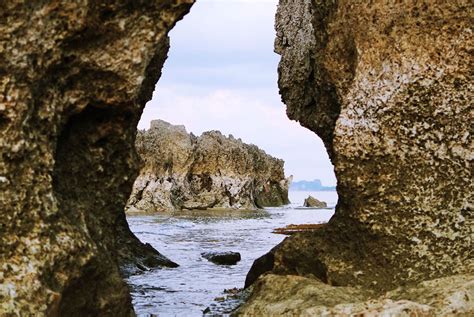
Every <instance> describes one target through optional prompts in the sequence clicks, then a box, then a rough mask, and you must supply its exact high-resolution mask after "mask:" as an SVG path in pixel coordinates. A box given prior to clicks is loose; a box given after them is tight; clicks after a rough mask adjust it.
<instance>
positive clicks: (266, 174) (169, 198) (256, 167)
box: [127, 120, 289, 212]
mask: <svg viewBox="0 0 474 317" xmlns="http://www.w3.org/2000/svg"><path fill="white" fill-rule="evenodd" d="M136 147H137V151H138V153H139V155H140V156H141V158H142V160H143V167H142V169H141V171H140V175H139V176H138V178H137V180H136V181H135V184H134V187H133V191H132V195H131V196H130V199H129V201H128V204H127V211H128V212H135V211H140V212H155V211H163V210H182V209H210V208H224V209H236V208H238V209H255V208H258V207H265V206H280V205H284V204H287V203H289V201H288V185H289V184H288V180H286V179H285V175H284V170H283V161H282V160H279V159H276V158H273V157H271V156H270V155H267V154H266V153H265V152H263V151H262V150H260V149H258V148H257V147H256V146H255V145H248V144H245V143H243V142H242V141H241V140H237V139H235V138H234V137H233V136H230V137H225V136H223V135H222V134H221V133H220V132H218V131H210V132H205V133H203V134H202V135H201V136H200V137H196V136H194V135H192V134H188V133H187V132H186V129H185V128H184V126H175V125H171V124H169V123H167V122H165V121H162V120H155V121H152V122H151V126H150V129H149V130H147V131H139V132H138V135H137V140H136Z"/></svg>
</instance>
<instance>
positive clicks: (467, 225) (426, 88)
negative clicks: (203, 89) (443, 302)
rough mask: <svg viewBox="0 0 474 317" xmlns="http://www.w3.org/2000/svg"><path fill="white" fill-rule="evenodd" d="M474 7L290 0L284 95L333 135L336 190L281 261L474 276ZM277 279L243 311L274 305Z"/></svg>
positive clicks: (410, 277) (416, 278)
mask: <svg viewBox="0 0 474 317" xmlns="http://www.w3.org/2000/svg"><path fill="white" fill-rule="evenodd" d="M473 6H474V5H473V3H472V1H456V2H452V1H431V2H429V3H427V2H423V1H422V2H415V1H401V2H387V1H381V0H376V1H370V2H367V1H362V0H358V1H352V0H338V1H333V0H322V1H309V0H304V1H296V0H280V4H279V8H278V13H277V17H276V19H277V21H276V29H277V40H276V51H277V52H278V53H279V54H280V55H281V62H280V66H279V76H280V77H279V86H280V93H281V95H282V98H283V100H284V102H285V103H286V105H287V113H288V116H289V117H290V118H292V119H295V120H298V121H300V123H301V124H302V125H304V126H306V127H308V128H309V129H311V130H313V131H314V132H316V133H317V134H318V135H319V136H320V137H321V138H322V139H323V141H324V143H325V145H326V147H327V149H328V152H329V154H330V158H331V160H332V162H333V164H334V168H335V172H336V176H337V179H338V187H337V191H338V195H339V202H338V205H337V208H336V213H335V216H334V217H333V218H332V219H331V221H330V222H329V224H328V225H327V226H324V227H322V228H321V229H320V230H317V231H315V232H313V233H300V234H295V235H293V236H292V237H290V238H288V239H286V240H285V241H284V242H283V243H282V244H281V245H279V246H278V247H277V248H276V249H275V250H274V263H273V268H272V272H273V273H276V274H280V275H283V274H295V275H303V276H313V277H314V278H317V279H319V280H320V281H322V282H324V283H327V284H329V285H335V286H347V287H351V286H356V287H359V288H360V287H362V288H364V289H366V290H369V289H372V290H374V291H375V293H377V294H378V295H381V294H383V293H384V292H386V291H390V290H391V289H394V288H396V287H398V286H402V285H407V286H413V287H415V286H416V285H417V283H419V282H420V281H427V280H430V279H436V278H443V277H446V276H451V275H456V274H465V275H464V276H463V280H465V281H466V280H467V281H468V280H471V281H472V279H473V275H472V273H473V249H472V237H473V232H472V230H473V226H474V224H473V213H472V202H473V192H474V190H473V189H474V188H473V187H474V186H473V182H472V178H473V177H472V160H473V155H472V153H473V149H474V146H473V141H472V138H471V136H470V133H471V131H472V119H473V110H472V100H473V92H472V91H473V89H472V88H473V83H472V69H473V65H472V57H471V56H470V52H471V51H472V16H471V12H473V9H474V7H473ZM285 278H286V277H281V280H282V281H284V279H285ZM275 279H276V280H278V279H279V277H275ZM263 283H270V282H269V281H268V280H266V282H263ZM272 283H273V284H274V285H273V286H274V287H273V288H270V287H268V288H265V290H263V289H262V288H260V287H258V288H257V290H256V292H254V295H253V297H252V299H251V300H250V302H249V305H248V306H247V310H245V308H244V309H243V310H242V311H241V312H242V313H244V312H248V313H251V312H255V310H253V309H252V308H250V307H256V306H255V305H257V304H258V302H259V301H260V304H261V305H263V306H264V305H265V304H268V305H270V304H271V302H272V301H273V300H274V299H275V298H277V297H276V295H277V294H276V293H275V294H273V295H275V296H273V295H272V294H268V292H271V290H270V289H273V290H275V291H274V292H278V293H280V292H281V289H280V287H278V285H279V284H278V283H277V282H275V281H273V282H272ZM467 284H468V285H469V286H468V289H469V291H468V293H469V292H470V294H471V295H469V296H470V297H468V298H467V300H468V301H470V303H471V304H470V305H471V308H470V309H472V300H473V299H472V291H473V284H472V283H470V284H469V283H467ZM282 285H287V284H286V283H282ZM432 285H434V286H433V287H437V286H435V285H436V284H432ZM445 286H447V285H445ZM455 287H456V286H454V285H453V290H454V288H455ZM444 290H445V291H447V290H446V288H444ZM410 294H412V293H406V294H405V295H404V296H405V298H404V299H407V300H410V299H411V297H410V296H412V295H413V294H412V295H410ZM420 294H423V293H422V292H421V293H420ZM378 295H377V296H378ZM288 296H291V299H293V300H295V301H298V300H300V304H301V300H302V301H305V300H309V299H308V297H306V298H303V297H302V295H301V293H299V294H296V293H295V294H294V295H293V294H288ZM426 296H428V295H426ZM272 297H273V299H272ZM421 297H422V295H421ZM340 298H341V301H345V300H344V299H343V298H342V297H340ZM425 299H426V298H425ZM286 300H290V298H287V299H286ZM311 300H313V302H312V303H311V305H313V306H317V305H325V304H324V302H323V301H321V302H319V303H318V299H317V297H315V296H313V297H312V299H311ZM415 300H416V301H419V303H423V300H422V299H420V296H419V297H416V298H415ZM278 303H279V304H283V303H284V302H283V300H280V301H278V300H276V301H274V302H273V304H274V305H277V304H278ZM260 304H258V305H260ZM328 305H329V304H328ZM331 305H332V304H331ZM263 306H262V307H263ZM326 306H327V305H326ZM468 306H469V305H467V306H466V305H465V306H464V307H468ZM468 310H469V308H468ZM408 311H410V309H409V310H408ZM292 312H294V310H292V309H291V308H288V309H287V310H285V313H286V314H290V313H292ZM351 312H354V311H351V310H347V312H346V313H348V314H349V313H351Z"/></svg>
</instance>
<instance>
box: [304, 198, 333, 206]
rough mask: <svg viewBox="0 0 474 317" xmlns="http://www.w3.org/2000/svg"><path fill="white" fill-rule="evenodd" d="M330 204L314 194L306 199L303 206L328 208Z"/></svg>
mask: <svg viewBox="0 0 474 317" xmlns="http://www.w3.org/2000/svg"><path fill="white" fill-rule="evenodd" d="M327 206H328V204H327V203H326V202H324V201H319V200H317V199H316V198H314V197H313V196H308V198H306V199H305V200H304V203H303V207H311V208H326V207H327Z"/></svg>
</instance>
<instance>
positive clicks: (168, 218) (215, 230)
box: [127, 192, 337, 316]
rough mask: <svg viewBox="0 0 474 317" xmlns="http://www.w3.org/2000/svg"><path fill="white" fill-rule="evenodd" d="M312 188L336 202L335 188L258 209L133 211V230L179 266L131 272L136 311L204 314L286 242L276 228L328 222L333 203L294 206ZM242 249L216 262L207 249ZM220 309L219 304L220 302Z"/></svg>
mask: <svg viewBox="0 0 474 317" xmlns="http://www.w3.org/2000/svg"><path fill="white" fill-rule="evenodd" d="M308 194H312V195H313V196H314V197H316V198H318V199H320V200H324V201H326V202H328V205H329V206H330V207H334V206H335V204H336V202H337V193H336V192H311V193H309V192H290V200H291V201H292V203H291V204H290V205H287V206H285V207H279V208H268V209H265V210H258V211H226V212H223V211H219V212H216V211H183V212H179V213H172V214H171V213H170V214H164V213H160V214H154V215H139V216H128V217H127V219H128V223H129V225H130V228H131V230H132V231H133V232H134V233H135V234H136V235H137V236H138V238H140V240H141V241H143V242H148V243H150V244H151V245H152V246H153V247H155V248H156V249H157V250H159V251H160V252H161V253H162V254H164V255H165V256H167V257H168V258H169V259H171V260H173V261H174V262H176V263H178V264H179V265H180V266H179V267H178V268H173V269H168V268H162V269H155V270H151V271H147V272H144V273H142V274H138V275H133V276H130V277H129V278H128V279H127V282H128V283H129V284H130V285H131V288H132V298H133V305H134V307H135V311H136V313H137V314H138V315H139V316H154V315H156V316H202V315H203V311H204V310H205V309H206V308H207V307H211V308H212V307H218V306H219V305H218V303H217V302H215V301H214V299H216V298H221V297H224V296H225V294H224V290H225V289H232V288H241V287H243V286H244V281H245V276H246V275H247V272H248V271H249V269H250V267H251V265H252V263H253V261H254V260H255V259H256V258H258V257H260V256H261V255H263V254H265V253H266V252H268V251H269V250H270V249H271V248H273V247H274V246H275V245H277V244H278V243H279V242H281V241H282V240H283V239H284V238H285V236H284V235H280V234H274V233H272V231H273V230H274V229H275V228H278V227H284V226H286V225H289V224H307V223H322V222H327V221H328V220H329V219H330V218H331V216H332V215H333V213H334V208H331V209H317V210H315V209H311V210H304V209H303V210H302V209H294V208H296V207H299V206H301V205H302V204H303V200H304V198H305V197H307V196H308ZM208 251H235V252H240V254H241V256H242V260H241V261H240V262H238V264H237V265H232V266H222V265H216V264H213V263H211V262H209V261H207V260H206V259H204V258H202V257H201V253H202V252H208ZM216 309H217V308H216Z"/></svg>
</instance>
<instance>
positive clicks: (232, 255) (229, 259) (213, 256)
mask: <svg viewBox="0 0 474 317" xmlns="http://www.w3.org/2000/svg"><path fill="white" fill-rule="evenodd" d="M201 256H202V257H203V258H205V259H207V260H209V261H211V262H213V263H215V264H221V265H234V264H237V262H239V261H240V253H238V252H205V253H201Z"/></svg>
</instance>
